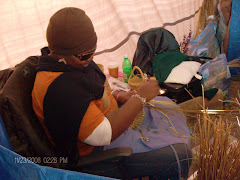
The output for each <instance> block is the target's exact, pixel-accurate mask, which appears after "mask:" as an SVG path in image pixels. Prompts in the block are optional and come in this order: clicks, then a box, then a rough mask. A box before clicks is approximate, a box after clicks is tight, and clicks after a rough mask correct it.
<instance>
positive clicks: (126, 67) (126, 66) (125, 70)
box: [122, 55, 132, 83]
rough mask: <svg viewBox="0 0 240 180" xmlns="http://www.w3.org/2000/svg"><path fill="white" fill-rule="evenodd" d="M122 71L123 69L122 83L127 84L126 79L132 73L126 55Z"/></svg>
mask: <svg viewBox="0 0 240 180" xmlns="http://www.w3.org/2000/svg"><path fill="white" fill-rule="evenodd" d="M122 69H123V76H124V81H125V82H126V83H128V78H129V76H130V74H131V72H132V64H131V61H130V60H129V59H128V56H127V55H125V56H124V60H123V63H122Z"/></svg>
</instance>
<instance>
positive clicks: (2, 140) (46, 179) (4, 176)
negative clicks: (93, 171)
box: [0, 117, 111, 180]
mask: <svg viewBox="0 0 240 180" xmlns="http://www.w3.org/2000/svg"><path fill="white" fill-rule="evenodd" d="M23 179H24V180H28V179H29V180H33V179H34V180H72V179H81V180H82V179H88V180H89V179H90V180H98V179H111V178H107V177H101V176H96V175H90V174H85V173H80V172H74V171H67V170H62V169H56V168H51V167H46V166H40V165H38V164H35V163H33V162H31V161H29V160H27V159H26V158H24V157H22V156H20V155H19V154H17V153H15V152H13V151H12V146H11V143H10V141H9V138H8V135H7V132H6V129H5V127H4V124H3V122H2V119H1V117H0V180H23Z"/></svg>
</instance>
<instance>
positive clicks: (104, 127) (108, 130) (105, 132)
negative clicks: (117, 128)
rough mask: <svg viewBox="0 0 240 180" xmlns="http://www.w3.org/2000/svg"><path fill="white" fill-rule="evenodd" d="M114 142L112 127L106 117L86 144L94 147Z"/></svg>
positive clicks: (86, 140) (87, 139)
mask: <svg viewBox="0 0 240 180" xmlns="http://www.w3.org/2000/svg"><path fill="white" fill-rule="evenodd" d="M111 140H112V127H111V124H110V122H109V120H108V119H107V118H106V117H104V120H103V121H102V122H101V123H100V124H99V125H98V126H97V128H96V129H94V131H93V132H92V133H91V134H90V135H89V136H88V137H87V138H86V139H85V141H84V142H85V143H87V144H89V145H92V146H106V145H109V144H110V142H111Z"/></svg>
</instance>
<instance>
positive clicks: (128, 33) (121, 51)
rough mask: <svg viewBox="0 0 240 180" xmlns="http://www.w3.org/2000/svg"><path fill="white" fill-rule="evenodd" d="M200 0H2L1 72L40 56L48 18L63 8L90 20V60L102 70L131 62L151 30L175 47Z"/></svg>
mask: <svg viewBox="0 0 240 180" xmlns="http://www.w3.org/2000/svg"><path fill="white" fill-rule="evenodd" d="M202 2H203V0H180V1H179V0H71V1H63V0H41V1H39V0H11V1H7V0H5V1H4V0H2V1H1V6H0V22H1V28H0V54H1V56H0V69H5V68H8V67H12V66H14V65H16V64H17V63H19V62H21V61H23V60H24V59H25V58H26V57H28V56H33V55H40V49H41V48H42V47H44V46H47V41H46V32H45V31H46V27H47V24H48V22H49V18H50V17H51V16H52V15H53V14H54V13H55V12H56V11H57V10H59V9H61V8H63V7H67V6H68V7H69V6H75V7H79V8H81V9H83V10H85V11H86V13H87V14H88V16H89V17H90V18H91V19H92V21H93V24H94V27H95V30H96V33H97V36H98V44H97V51H96V52H97V53H98V55H96V56H95V57H94V60H95V61H96V62H97V63H100V64H103V65H105V68H104V70H105V72H107V67H106V65H107V64H108V63H109V62H111V61H113V60H114V61H115V62H117V63H118V64H119V67H120V68H119V70H120V71H122V68H121V64H122V61H123V56H124V55H125V54H127V55H128V57H129V59H130V60H131V61H132V59H133V55H134V52H135V50H136V46H137V41H138V38H139V35H140V34H141V33H142V32H143V31H145V30H147V29H150V28H154V27H164V28H166V29H167V30H169V31H170V32H172V33H173V34H174V36H175V37H176V40H177V41H178V42H179V43H180V42H182V40H183V36H184V35H186V36H187V35H188V33H189V31H190V29H191V30H192V32H194V30H195V27H196V26H195V25H196V22H197V15H198V14H196V12H198V10H199V7H200V6H201V5H202Z"/></svg>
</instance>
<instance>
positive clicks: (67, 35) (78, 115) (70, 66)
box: [32, 7, 191, 178]
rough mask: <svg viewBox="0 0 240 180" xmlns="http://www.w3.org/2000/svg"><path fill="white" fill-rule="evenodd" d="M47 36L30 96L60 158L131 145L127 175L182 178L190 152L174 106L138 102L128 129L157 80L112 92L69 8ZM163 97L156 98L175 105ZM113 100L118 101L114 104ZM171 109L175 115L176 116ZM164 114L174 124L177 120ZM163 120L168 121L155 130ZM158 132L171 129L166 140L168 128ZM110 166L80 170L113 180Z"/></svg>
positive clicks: (82, 19) (80, 19)
mask: <svg viewBox="0 0 240 180" xmlns="http://www.w3.org/2000/svg"><path fill="white" fill-rule="evenodd" d="M47 41H48V47H49V49H50V53H49V54H48V55H43V56H41V57H40V60H39V64H38V67H37V75H36V79H35V83H34V88H33V91H32V102H33V109H34V111H35V113H36V115H37V117H38V119H39V121H40V122H41V124H42V126H43V128H44V129H45V133H46V135H47V136H48V138H49V140H50V141H51V142H52V144H53V146H54V147H55V149H56V152H57V153H58V154H59V155H60V156H67V157H69V158H70V160H71V161H72V162H74V161H75V160H76V159H77V158H78V157H79V156H84V155H88V154H90V153H92V152H94V151H99V150H100V151H101V150H105V149H109V148H113V147H117V146H118V147H119V146H129V147H132V148H133V151H134V154H133V155H132V156H131V157H130V158H129V159H128V160H126V161H125V162H124V165H125V166H126V167H127V169H128V170H129V172H128V173H129V176H131V177H141V176H156V177H157V178H179V177H181V176H183V177H187V176H188V169H189V166H190V164H191V151H190V150H189V147H188V144H187V143H188V140H189V131H188V129H187V125H186V119H185V118H184V116H181V115H180V113H176V112H178V111H177V109H179V108H178V107H175V109H173V110H171V112H167V113H163V112H162V111H160V110H159V111H157V110H153V109H152V110H153V111H154V112H152V110H150V109H149V108H144V110H145V118H144V121H143V123H142V124H141V125H142V126H141V127H140V128H139V131H140V132H139V131H136V130H132V129H129V126H130V125H131V124H132V123H133V121H134V119H135V117H136V116H137V115H138V114H139V112H140V111H141V110H142V108H143V107H144V106H145V105H146V102H149V101H150V100H152V99H153V98H155V97H156V96H157V95H158V94H159V86H158V83H157V82H156V81H147V82H145V83H143V84H142V85H141V86H140V87H139V89H138V90H137V91H136V92H133V91H129V92H126V93H122V94H113V95H112V93H111V91H110V89H109V88H107V85H108V83H107V81H106V77H105V75H104V74H103V73H102V72H101V70H100V69H99V68H98V66H97V65H96V64H95V62H94V61H93V60H92V59H93V54H94V52H95V50H96V43H97V36H96V33H95V31H94V27H93V24H92V22H91V20H90V19H89V17H88V16H87V15H86V14H85V12H84V11H82V10H81V9H78V8H73V7H68V8H63V9H61V10H59V11H58V12H56V13H55V14H54V15H53V16H52V17H51V19H50V22H49V24H48V28H47ZM164 98H165V99H164ZM164 98H163V99H161V98H160V99H157V100H161V101H163V102H165V101H166V102H167V104H171V105H173V106H174V104H173V102H171V101H170V100H169V99H168V98H166V97H164ZM116 100H118V101H121V103H122V104H123V105H122V106H121V108H118V104H117V101H116ZM153 102H154V103H153V104H154V105H153V106H158V105H157V104H158V103H157V101H153ZM161 108H162V106H159V109H161ZM156 112H157V113H156ZM154 113H155V114H154ZM171 113H176V115H177V116H176V118H175V117H174V115H172V114H171ZM171 120H172V121H175V122H180V123H179V125H177V124H175V123H173V122H172V121H171ZM166 121H168V123H167V124H168V126H163V127H164V128H165V129H161V125H162V123H163V122H166ZM170 121H171V122H170ZM145 122H146V123H145ZM153 122H154V123H153ZM160 122H161V123H160ZM173 124H175V125H176V126H173ZM142 128H144V129H143V130H148V131H149V132H146V134H148V135H149V137H150V136H151V138H149V139H148V140H150V141H148V142H150V143H149V144H148V142H144V140H146V138H144V137H143V136H144V134H145V132H143V130H141V129H142ZM178 128H180V129H178ZM152 129H154V130H155V131H152ZM162 130H163V131H164V132H167V131H168V130H169V132H172V134H171V137H172V139H173V140H169V139H168V135H169V133H163V134H162V135H161V132H162ZM179 132H181V133H180V134H181V135H179ZM183 134H184V136H182V135H183ZM165 135H166V137H164V136H165ZM141 137H142V138H141ZM160 140H161V141H162V142H160ZM112 171H114V170H113V169H109V168H105V169H104V164H103V165H102V166H101V168H100V169H96V168H95V170H94V172H91V171H87V172H88V173H94V174H99V175H104V176H111V177H116V178H120V177H119V176H118V174H117V173H116V174H115V175H114V176H112V175H110V174H109V173H110V172H112Z"/></svg>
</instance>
